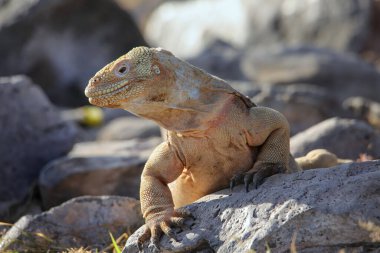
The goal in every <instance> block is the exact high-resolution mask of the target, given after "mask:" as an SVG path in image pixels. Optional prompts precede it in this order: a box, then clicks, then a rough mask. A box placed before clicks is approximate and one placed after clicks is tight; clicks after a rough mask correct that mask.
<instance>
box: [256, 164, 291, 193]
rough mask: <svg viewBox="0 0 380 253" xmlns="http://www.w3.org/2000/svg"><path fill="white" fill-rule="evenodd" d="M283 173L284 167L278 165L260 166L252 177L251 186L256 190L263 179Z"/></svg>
mask: <svg viewBox="0 0 380 253" xmlns="http://www.w3.org/2000/svg"><path fill="white" fill-rule="evenodd" d="M282 172H285V167H284V166H282V165H279V164H268V165H264V166H262V167H261V168H260V169H259V170H258V171H257V172H256V173H255V174H254V176H253V178H252V185H253V187H254V188H255V189H257V188H258V187H259V186H260V185H261V184H262V183H263V182H264V179H265V178H267V177H270V176H272V175H275V174H277V173H282Z"/></svg>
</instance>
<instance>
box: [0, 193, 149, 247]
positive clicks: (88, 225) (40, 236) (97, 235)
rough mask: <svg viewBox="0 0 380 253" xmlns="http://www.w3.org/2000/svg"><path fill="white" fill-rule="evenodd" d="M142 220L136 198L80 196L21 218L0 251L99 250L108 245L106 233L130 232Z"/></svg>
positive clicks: (6, 237) (5, 239) (3, 239)
mask: <svg viewBox="0 0 380 253" xmlns="http://www.w3.org/2000/svg"><path fill="white" fill-rule="evenodd" d="M142 223H143V219H142V215H141V211H140V203H139V201H138V200H135V199H132V198H127V197H117V196H103V197H80V198H76V199H73V200H70V201H68V202H66V203H64V204H62V205H60V206H58V207H56V208H53V209H51V210H49V211H47V212H44V213H41V214H39V215H35V216H30V215H28V216H24V217H22V218H21V219H20V220H19V221H18V222H17V223H15V224H14V225H13V227H12V228H11V229H10V230H9V231H8V232H7V233H6V234H5V235H4V237H3V238H2V241H1V242H0V251H1V252H3V251H4V250H5V249H12V250H14V251H19V252H30V250H32V252H56V251H59V252H61V251H62V250H63V249H67V248H79V247H84V248H86V247H88V248H89V249H91V250H94V252H95V249H98V252H100V251H101V249H104V248H105V247H106V246H108V245H110V244H111V238H110V235H109V232H111V233H112V235H113V236H114V237H115V238H118V237H119V236H120V235H122V234H123V233H127V234H130V233H131V232H132V231H134V230H135V229H136V228H138V227H139V226H141V224H142ZM12 242H14V243H13V244H12ZM9 244H11V245H10V246H9Z"/></svg>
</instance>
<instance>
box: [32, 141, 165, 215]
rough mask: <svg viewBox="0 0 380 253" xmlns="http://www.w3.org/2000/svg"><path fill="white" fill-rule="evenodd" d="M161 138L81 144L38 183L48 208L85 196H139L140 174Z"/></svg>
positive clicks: (46, 170)
mask: <svg viewBox="0 0 380 253" xmlns="http://www.w3.org/2000/svg"><path fill="white" fill-rule="evenodd" d="M161 141H162V140H161V138H159V137H156V138H150V139H146V140H138V139H135V140H130V141H119V142H87V143H78V144H76V145H75V146H74V148H73V150H72V151H71V152H70V154H69V155H68V156H67V157H64V158H61V159H58V160H55V161H53V162H51V163H49V164H48V165H47V166H45V168H44V169H43V170H42V172H41V174H40V177H39V180H38V184H39V188H40V194H41V198H42V204H43V206H44V208H46V209H47V208H50V207H53V206H56V205H59V204H61V203H63V202H65V201H67V200H69V199H71V198H74V197H78V196H82V195H93V196H94V195H96V196H99V195H120V196H128V197H134V198H139V189H140V176H141V172H142V170H143V168H144V164H145V162H146V161H147V159H148V157H149V155H150V154H151V153H152V151H153V149H154V148H155V147H156V146H158V144H159V143H160V142H161Z"/></svg>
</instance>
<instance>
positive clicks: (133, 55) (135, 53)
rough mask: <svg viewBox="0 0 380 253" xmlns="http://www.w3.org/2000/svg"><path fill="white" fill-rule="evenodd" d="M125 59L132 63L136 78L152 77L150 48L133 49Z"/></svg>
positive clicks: (151, 53)
mask: <svg viewBox="0 0 380 253" xmlns="http://www.w3.org/2000/svg"><path fill="white" fill-rule="evenodd" d="M125 58H128V59H131V60H132V61H133V63H134V64H133V65H134V69H135V72H136V74H137V76H138V77H149V76H151V75H152V58H153V52H152V50H151V49H150V48H148V47H135V48H133V49H132V50H131V51H129V52H128V53H127V54H126V55H125Z"/></svg>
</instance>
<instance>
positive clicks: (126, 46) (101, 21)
mask: <svg viewBox="0 0 380 253" xmlns="http://www.w3.org/2000/svg"><path fill="white" fill-rule="evenodd" d="M0 16H1V18H0V38H1V40H0V55H1V57H0V75H10V74H15V73H25V74H27V75H28V76H30V77H31V78H32V79H33V80H34V81H35V82H37V83H38V84H40V85H41V86H42V87H43V88H44V90H45V91H46V92H47V94H48V96H49V97H50V98H51V99H52V101H53V102H54V103H57V104H61V105H79V104H84V103H85V101H86V100H85V97H84V94H83V90H84V88H85V86H86V84H87V82H88V80H89V78H90V77H91V76H92V75H94V74H95V72H97V71H98V70H99V69H100V68H101V67H103V66H104V65H105V64H106V63H108V62H110V61H111V60H113V59H115V58H116V57H118V56H120V55H122V54H124V53H126V52H128V51H129V50H130V49H131V48H133V47H135V46H141V45H145V42H144V40H143V38H142V36H141V34H140V32H139V31H138V29H137V27H136V25H135V23H134V22H133V20H132V19H131V17H130V16H129V15H128V14H127V13H126V12H125V11H124V10H122V9H121V8H119V7H118V5H117V4H116V3H115V2H114V1H105V0H27V1H18V0H10V1H3V2H2V4H1V8H0Z"/></svg>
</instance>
